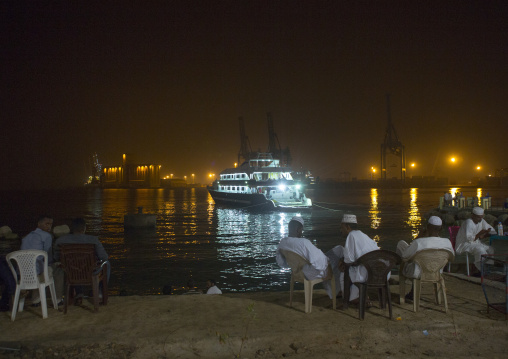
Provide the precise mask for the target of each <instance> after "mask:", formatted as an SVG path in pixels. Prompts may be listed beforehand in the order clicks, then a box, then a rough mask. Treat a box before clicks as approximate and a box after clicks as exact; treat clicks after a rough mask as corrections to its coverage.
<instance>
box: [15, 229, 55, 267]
mask: <svg viewBox="0 0 508 359" xmlns="http://www.w3.org/2000/svg"><path fill="white" fill-rule="evenodd" d="M52 244H53V237H51V234H50V233H48V232H45V231H43V230H42V229H40V228H37V229H35V230H34V231H32V232H30V233H29V234H28V235H26V236H25V237H24V238H23V239H22V240H21V248H20V249H21V250H25V249H38V250H41V251H45V252H47V253H48V261H49V264H51V263H52V258H53V256H52V255H51V251H50V249H51V246H52ZM43 263H44V262H43V259H42V256H39V258H37V274H41V273H42V272H43V268H44V267H43Z"/></svg>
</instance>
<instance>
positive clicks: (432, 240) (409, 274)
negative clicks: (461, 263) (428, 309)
mask: <svg viewBox="0 0 508 359" xmlns="http://www.w3.org/2000/svg"><path fill="white" fill-rule="evenodd" d="M442 225H443V221H442V220H441V218H439V217H437V216H432V217H430V218H429V221H428V222H427V230H426V232H425V233H423V234H422V236H420V235H419V236H418V237H417V238H416V239H415V240H414V241H412V242H411V244H410V245H409V244H407V242H406V241H399V243H397V250H396V252H397V254H398V255H400V256H401V258H402V259H403V260H408V259H409V258H411V257H412V256H414V255H415V254H416V253H418V252H419V251H421V250H424V249H446V250H447V251H449V252H450V253H452V254H453V255H455V252H454V251H453V247H452V243H451V242H450V240H449V239H448V238H440V237H439V232H440V231H441V226H442ZM402 274H403V275H404V277H406V278H420V275H421V274H420V267H419V266H418V264H416V263H414V262H407V263H406V264H405V265H404V268H403V271H402ZM406 298H407V299H410V300H412V299H413V289H411V292H409V294H408V295H407V296H406Z"/></svg>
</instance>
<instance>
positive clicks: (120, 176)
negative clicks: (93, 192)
mask: <svg viewBox="0 0 508 359" xmlns="http://www.w3.org/2000/svg"><path fill="white" fill-rule="evenodd" d="M160 168H161V165H158V164H141V163H135V161H134V158H133V156H132V155H130V154H124V155H123V162H122V165H121V166H111V167H104V169H103V172H102V175H101V185H102V186H103V187H105V188H159V187H160Z"/></svg>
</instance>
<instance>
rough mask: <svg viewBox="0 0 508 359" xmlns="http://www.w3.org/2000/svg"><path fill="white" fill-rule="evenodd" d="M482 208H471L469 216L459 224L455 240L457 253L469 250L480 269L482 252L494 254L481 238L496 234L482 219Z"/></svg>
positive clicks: (492, 249)
mask: <svg viewBox="0 0 508 359" xmlns="http://www.w3.org/2000/svg"><path fill="white" fill-rule="evenodd" d="M483 215H484V210H483V208H481V207H475V208H473V213H472V215H471V218H469V219H467V220H466V221H464V223H462V225H461V226H460V229H459V232H458V233H457V238H456V242H455V251H456V252H457V254H461V253H464V252H469V253H471V254H473V255H474V265H475V266H476V268H477V269H478V270H479V271H481V256H482V254H494V248H492V247H490V246H488V245H486V244H483V243H482V242H481V240H482V239H484V238H488V237H490V235H491V234H496V231H495V230H494V229H493V228H492V227H491V226H490V225H489V224H488V223H487V222H485V220H484V219H483Z"/></svg>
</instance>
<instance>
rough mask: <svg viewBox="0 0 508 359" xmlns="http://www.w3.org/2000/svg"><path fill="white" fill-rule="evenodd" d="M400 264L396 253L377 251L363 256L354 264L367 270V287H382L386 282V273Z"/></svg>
mask: <svg viewBox="0 0 508 359" xmlns="http://www.w3.org/2000/svg"><path fill="white" fill-rule="evenodd" d="M400 262H401V258H400V256H399V255H398V254H397V253H395V252H392V251H388V250H384V249H379V250H376V251H371V252H369V253H366V254H364V255H363V256H361V257H360V258H358V260H357V261H356V263H355V264H357V265H363V266H364V267H365V268H366V269H367V273H368V278H367V285H369V286H371V287H382V286H385V285H386V282H387V281H388V279H387V277H388V273H390V271H391V270H392V268H394V267H395V266H397V265H398V264H399V263H400Z"/></svg>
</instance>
